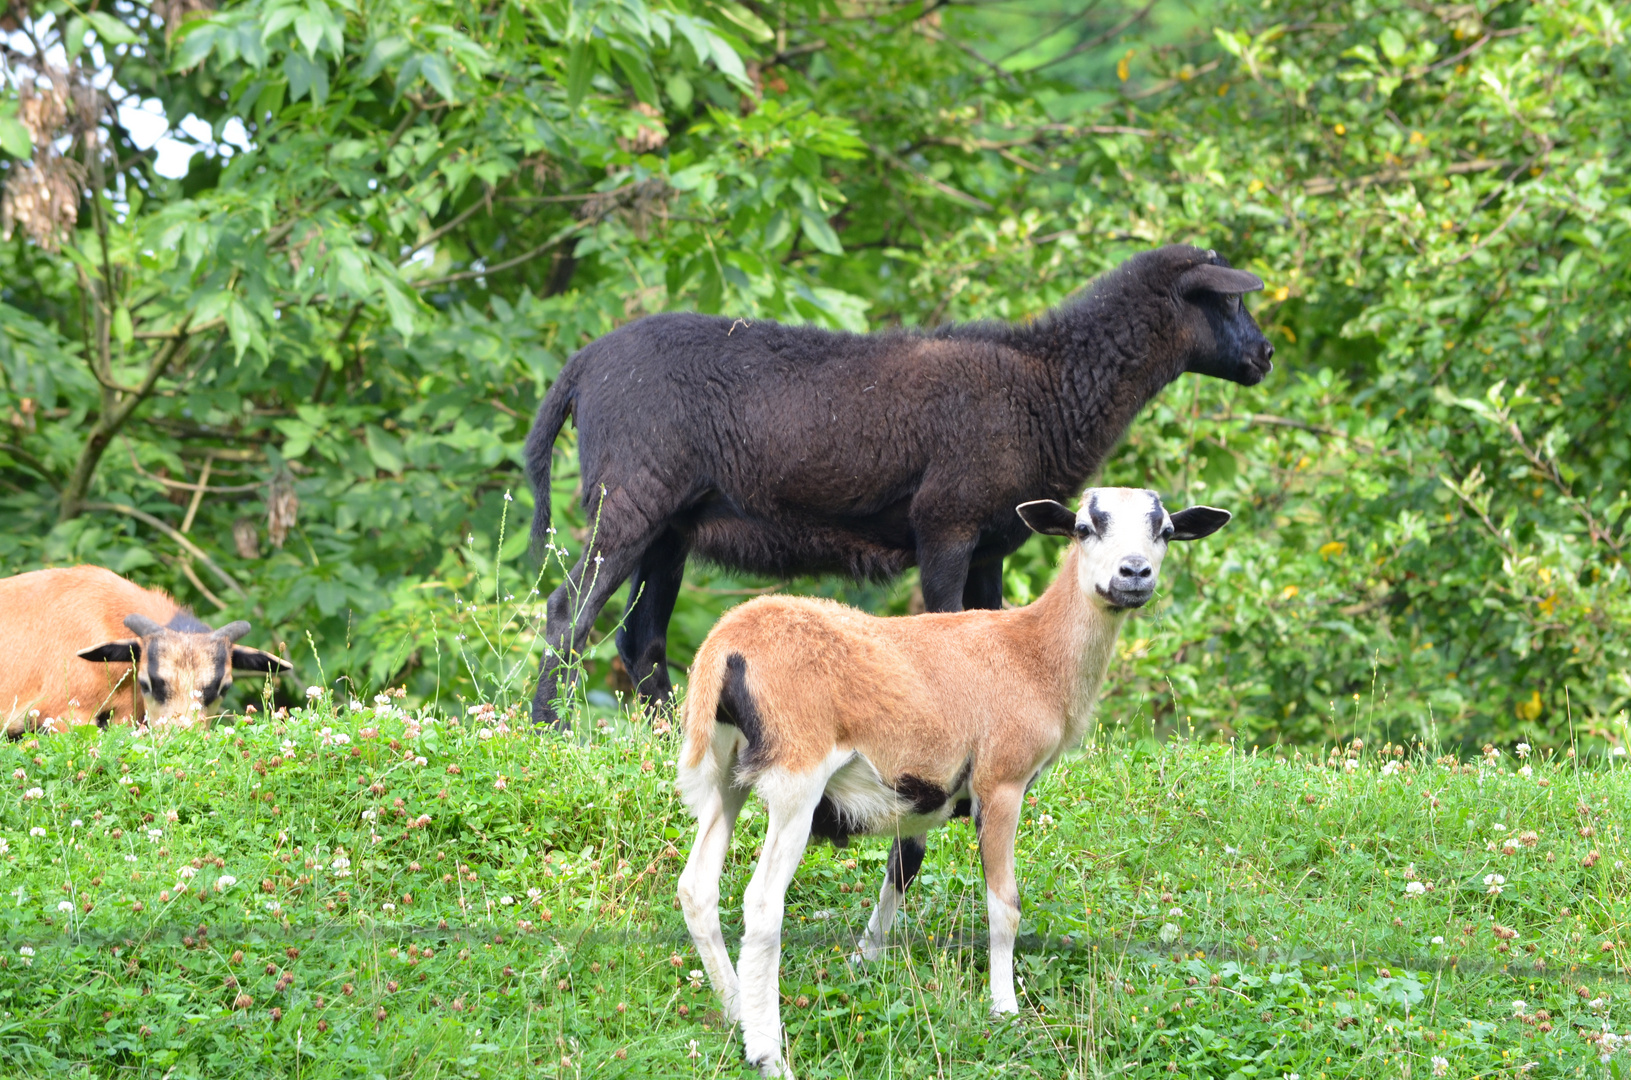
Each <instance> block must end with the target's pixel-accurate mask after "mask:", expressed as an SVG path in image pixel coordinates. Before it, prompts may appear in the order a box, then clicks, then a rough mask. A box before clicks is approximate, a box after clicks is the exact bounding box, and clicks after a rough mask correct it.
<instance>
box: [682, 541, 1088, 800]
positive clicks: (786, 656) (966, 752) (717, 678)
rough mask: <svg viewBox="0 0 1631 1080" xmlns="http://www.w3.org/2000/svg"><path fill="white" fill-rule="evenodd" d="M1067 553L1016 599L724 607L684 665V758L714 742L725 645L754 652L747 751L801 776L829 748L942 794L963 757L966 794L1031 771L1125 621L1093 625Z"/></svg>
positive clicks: (1073, 726)
mask: <svg viewBox="0 0 1631 1080" xmlns="http://www.w3.org/2000/svg"><path fill="white" fill-rule="evenodd" d="M1075 556H1076V553H1075V552H1074V551H1072V552H1071V553H1070V555H1069V556H1067V558H1066V562H1065V565H1064V567H1063V568H1062V569H1061V570H1060V573H1059V578H1058V581H1059V582H1062V583H1065V584H1064V585H1059V584H1056V585H1055V586H1054V587H1052V588H1050V589H1049V590H1048V591H1047V592H1045V593H1044V594H1043V595H1042V597H1041V598H1040V599H1038V600H1037V601H1036V602H1035V603H1033V604H1031V605H1029V606H1027V607H1023V608H1012V609H1008V610H1003V611H988V610H976V611H964V612H957V613H954V614H944V615H921V616H917V617H915V618H910V619H885V618H878V617H877V616H873V615H868V614H866V613H865V612H861V611H857V610H855V609H853V608H849V607H845V606H844V605H842V604H838V603H834V602H833V601H830V600H819V599H811V598H805V597H787V596H766V597H760V598H759V599H756V600H753V601H750V602H748V603H746V604H743V605H742V606H740V607H738V608H735V609H733V610H732V611H730V612H728V613H727V614H726V615H725V616H724V617H723V618H722V619H720V621H719V623H718V625H716V626H715V628H714V630H713V632H712V633H711V634H710V635H709V636H708V640H707V641H706V642H705V643H704V645H703V647H702V648H701V649H700V650H699V651H698V653H697V657H696V662H695V663H694V665H693V666H692V682H691V686H692V690H691V693H690V696H689V697H688V699H687V701H686V707H685V726H686V764H687V766H689V767H692V768H696V767H699V766H701V765H702V764H703V758H704V756H705V755H706V753H707V751H708V748H709V747H710V746H711V744H712V742H713V738H714V721H715V716H716V713H717V711H718V699H719V690H720V688H721V686H722V685H723V681H724V677H725V665H726V662H727V660H728V658H729V657H730V655H732V654H733V653H734V654H737V655H741V656H745V657H751V658H752V659H751V660H750V661H749V662H748V663H747V665H746V682H747V687H748V690H749V692H750V693H751V695H752V696H753V699H754V700H755V701H756V702H758V703H759V705H760V708H761V709H762V710H763V712H764V724H763V728H764V733H763V735H762V738H763V740H764V745H763V746H762V747H753V748H752V757H753V759H755V760H762V761H764V762H766V763H767V764H768V763H769V762H771V761H773V762H774V763H775V764H776V765H777V766H778V767H780V768H785V769H788V770H790V771H794V772H801V773H802V772H808V771H810V770H812V769H815V768H816V767H818V766H819V765H820V763H821V762H822V761H823V760H825V759H826V758H827V757H828V756H829V755H830V754H832V753H833V752H834V751H835V750H841V751H857V752H859V753H860V754H861V755H862V756H863V757H864V758H865V759H866V760H867V761H869V762H870V763H871V764H872V765H873V767H875V768H876V769H877V770H878V773H879V775H880V776H881V777H882V778H883V780H884V781H885V783H887V784H889V785H891V786H893V787H896V788H909V787H911V786H912V781H913V780H918V781H927V782H929V783H931V784H934V785H935V786H937V787H939V788H940V789H941V790H942V791H946V792H948V793H951V792H952V791H953V790H954V789H953V786H952V785H953V784H954V783H955V782H956V781H957V779H958V773H959V771H960V770H961V769H962V768H963V767H964V765H965V764H967V763H972V770H971V772H970V773H969V775H967V776H966V777H965V778H964V779H965V780H966V782H967V783H968V784H969V785H970V786H971V787H972V789H973V790H974V791H975V792H979V791H980V790H981V789H982V788H984V787H985V786H986V783H987V781H988V780H990V779H992V778H996V777H1012V776H1023V777H1027V778H1028V777H1029V776H1030V775H1032V774H1033V773H1034V772H1035V770H1036V769H1038V768H1041V767H1042V766H1043V765H1045V764H1046V763H1047V762H1048V761H1050V760H1052V757H1053V756H1054V755H1055V754H1056V753H1057V752H1058V751H1059V750H1060V749H1062V748H1063V747H1064V746H1065V745H1068V744H1069V743H1070V742H1072V741H1074V738H1075V737H1079V735H1080V727H1081V724H1082V723H1085V721H1086V719H1087V714H1088V710H1089V708H1090V706H1091V700H1090V698H1091V694H1092V691H1093V689H1094V688H1095V687H1097V685H1098V683H1099V682H1100V680H1101V679H1102V678H1103V677H1104V671H1105V667H1106V665H1107V664H1108V663H1109V659H1110V651H1111V646H1112V645H1113V643H1114V640H1115V633H1116V628H1117V627H1119V623H1120V619H1119V618H1117V617H1114V616H1109V617H1107V620H1106V621H1107V624H1106V625H1104V626H1102V627H1092V626H1090V625H1089V622H1090V620H1089V619H1088V618H1087V616H1088V614H1089V613H1088V612H1087V611H1086V610H1085V609H1086V607H1087V606H1088V602H1087V601H1086V600H1085V599H1084V598H1083V597H1082V596H1081V594H1080V591H1079V590H1078V589H1077V588H1076V586H1075V584H1074V582H1075V577H1076V571H1075ZM1110 622H1113V623H1114V625H1113V626H1112V625H1109V623H1110ZM1094 629H1097V630H1098V631H1099V632H1098V633H1097V634H1096V635H1095V634H1093V633H1092V632H1091V631H1092V630H1094ZM1095 636H1096V637H1098V638H1099V641H1098V643H1097V645H1098V647H1096V648H1090V647H1089V645H1090V644H1092V642H1090V641H1089V638H1091V637H1095ZM835 687H842V688H843V692H842V693H834V692H833V688H835ZM948 766H950V768H949V770H948ZM744 771H746V772H749V773H751V772H752V771H754V770H753V769H752V766H751V765H749V766H747V767H746V769H745V770H744ZM741 779H743V780H747V779H749V777H748V776H742V777H741ZM903 780H904V782H903ZM890 824H892V823H888V822H880V823H877V825H876V826H874V829H869V830H866V831H874V830H875V829H876V828H878V827H879V826H881V827H882V831H885V832H888V831H892V830H891V829H890V828H889V825H890Z"/></svg>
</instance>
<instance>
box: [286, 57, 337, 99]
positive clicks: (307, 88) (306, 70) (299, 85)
mask: <svg viewBox="0 0 1631 1080" xmlns="http://www.w3.org/2000/svg"><path fill="white" fill-rule="evenodd" d="M283 74H284V76H285V77H286V78H287V79H288V80H289V100H290V101H299V100H300V99H301V98H303V97H305V96H306V95H307V94H308V93H309V94H310V95H311V103H312V104H313V105H317V106H321V105H322V104H323V102H325V101H327V100H328V64H326V63H325V62H323V61H321V60H308V59H307V58H306V57H304V56H302V55H300V54H299V53H297V52H292V53H290V54H289V55H288V56H285V57H284V58H283Z"/></svg>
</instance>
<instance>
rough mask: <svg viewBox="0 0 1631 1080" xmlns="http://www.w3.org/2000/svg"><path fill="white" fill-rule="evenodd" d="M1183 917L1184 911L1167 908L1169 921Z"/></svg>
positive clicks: (1176, 908)
mask: <svg viewBox="0 0 1631 1080" xmlns="http://www.w3.org/2000/svg"><path fill="white" fill-rule="evenodd" d="M1183 917H1184V909H1183V908H1181V907H1174V908H1168V909H1167V918H1169V919H1172V918H1178V919H1181V918H1183Z"/></svg>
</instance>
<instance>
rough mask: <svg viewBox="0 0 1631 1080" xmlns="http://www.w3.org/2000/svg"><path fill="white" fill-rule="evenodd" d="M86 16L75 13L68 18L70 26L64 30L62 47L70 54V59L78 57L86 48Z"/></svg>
mask: <svg viewBox="0 0 1631 1080" xmlns="http://www.w3.org/2000/svg"><path fill="white" fill-rule="evenodd" d="M85 29H86V24H85V18H84V16H82V15H75V16H74V17H73V18H71V19H69V20H68V26H67V28H66V29H65V30H63V32H62V48H63V51H64V52H66V53H67V54H68V59H70V60H73V59H76V58H77V57H78V56H79V54H80V53H81V52H82V51H84V48H85Z"/></svg>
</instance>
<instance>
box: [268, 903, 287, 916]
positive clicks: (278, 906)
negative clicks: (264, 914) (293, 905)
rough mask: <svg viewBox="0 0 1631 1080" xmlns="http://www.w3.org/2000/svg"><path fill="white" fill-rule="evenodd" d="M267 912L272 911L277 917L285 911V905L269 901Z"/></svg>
mask: <svg viewBox="0 0 1631 1080" xmlns="http://www.w3.org/2000/svg"><path fill="white" fill-rule="evenodd" d="M266 910H267V911H270V912H271V913H272V914H273V915H276V914H278V913H279V912H281V911H282V910H283V905H282V904H280V903H278V902H277V901H276V900H268V901H266Z"/></svg>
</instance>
